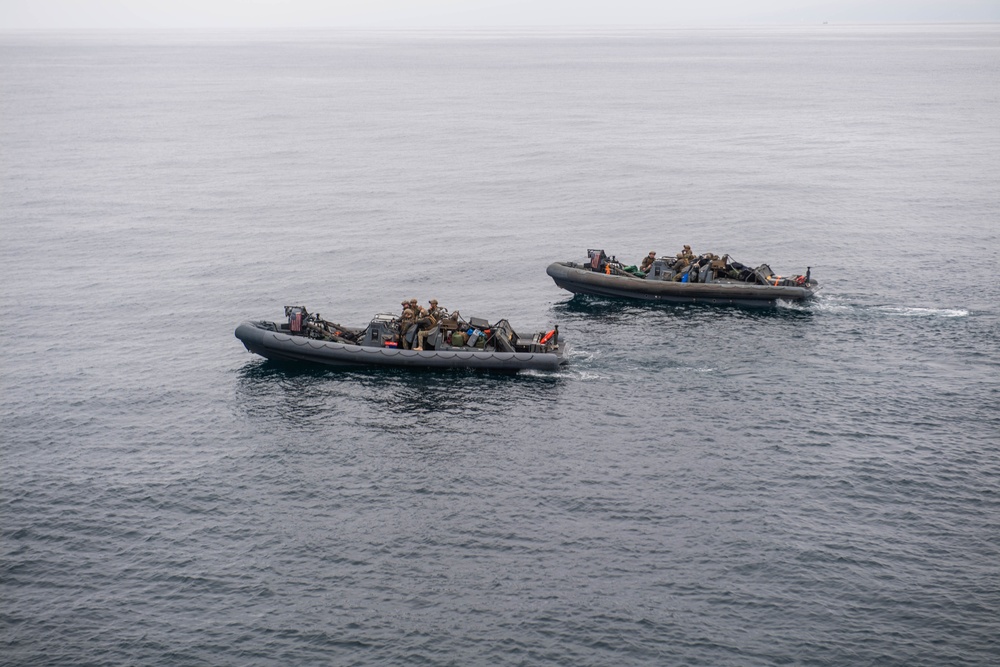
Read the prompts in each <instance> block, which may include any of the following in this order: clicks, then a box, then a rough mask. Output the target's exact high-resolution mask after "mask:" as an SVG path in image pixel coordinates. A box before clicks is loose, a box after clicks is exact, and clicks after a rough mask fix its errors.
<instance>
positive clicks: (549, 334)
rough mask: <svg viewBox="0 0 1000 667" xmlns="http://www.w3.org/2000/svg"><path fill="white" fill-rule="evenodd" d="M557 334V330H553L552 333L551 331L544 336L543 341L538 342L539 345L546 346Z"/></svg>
mask: <svg viewBox="0 0 1000 667" xmlns="http://www.w3.org/2000/svg"><path fill="white" fill-rule="evenodd" d="M555 333H556V330H555V329H553V330H552V331H549V332H548V333H546V334H545V335H544V336H542V338H541V340H539V341H538V344H539V345H545V344H546V343H548V342H549V339H550V338H552V336H554V335H555Z"/></svg>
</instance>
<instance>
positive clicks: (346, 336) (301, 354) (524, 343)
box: [236, 306, 566, 371]
mask: <svg viewBox="0 0 1000 667" xmlns="http://www.w3.org/2000/svg"><path fill="white" fill-rule="evenodd" d="M285 312H286V315H287V316H288V318H289V321H288V322H267V321H247V322H243V323H242V324H240V325H239V326H238V327H236V337H237V338H238V339H240V341H241V342H242V343H243V345H244V347H246V349H247V350H248V351H250V352H253V353H254V354H259V355H260V356H262V357H266V358H267V359H273V360H277V361H297V362H309V363H316V364H323V365H325V366H330V367H337V368H362V367H369V368H371V367H394V368H438V369H446V368H469V369H476V370H491V371H520V370H529V369H531V370H554V369H557V368H559V366H561V365H562V364H565V363H566V359H565V356H564V353H565V351H566V344H565V343H564V342H562V341H560V340H559V332H558V327H556V328H555V329H552V330H551V331H549V332H539V333H536V334H533V335H532V336H529V337H526V338H525V337H521V336H519V335H517V333H515V332H514V329H513V328H512V327H511V326H510V324H509V323H508V322H507V320H499V321H498V322H496V323H495V324H492V325H491V324H490V323H489V322H488V321H487V320H484V319H480V318H475V317H472V318H469V319H468V320H465V319H464V318H462V317H461V316H460V315H458V313H455V314H454V315H452V316H448V317H445V318H442V320H441V321H440V322H433V323H431V325H430V326H428V325H427V323H424V324H423V328H421V325H420V324H413V325H410V326H409V327H408V328H407V330H405V331H401V328H403V327H401V323H400V320H399V318H396V317H395V316H393V315H376V316H375V317H374V318H373V319H372V321H371V322H370V323H369V324H368V326H367V327H365V328H363V329H360V328H358V329H352V328H349V327H342V326H341V325H339V324H335V323H333V322H327V321H326V320H323V319H322V318H321V317H320V316H319V315H318V314H317V315H311V314H309V313H308V312H307V311H306V309H305V308H302V307H301V306H287V307H286V308H285ZM411 330H412V331H411ZM418 330H419V331H420V333H421V334H422V336H421V337H422V338H423V349H404V347H405V345H406V343H405V342H404V341H406V340H408V339H412V338H413V334H414V333H415V332H416V331H418ZM455 332H471V334H470V333H465V336H462V338H465V337H466V336H467V337H468V340H466V341H464V342H461V344H453V343H457V342H459V341H460V339H456V338H454V337H453V336H454V333H455Z"/></svg>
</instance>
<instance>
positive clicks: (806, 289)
mask: <svg viewBox="0 0 1000 667" xmlns="http://www.w3.org/2000/svg"><path fill="white" fill-rule="evenodd" d="M547 273H548V274H549V276H551V277H552V279H553V280H554V281H555V282H556V284H557V285H559V287H562V288H563V289H566V290H569V291H570V292H573V293H576V294H592V295H597V296H610V297H622V298H632V299H643V300H656V301H659V300H662V301H675V302H691V303H694V302H699V303H714V304H740V305H762V304H769V303H774V302H775V301H777V300H787V301H800V300H802V299H806V298H809V297H811V296H812V295H813V293H814V292H815V291H816V289H818V284H817V283H816V281H815V280H813V279H812V276H811V269H808V268H807V269H806V272H805V274H803V275H790V276H783V275H778V274H777V273H775V272H774V271H773V270H772V269H771V267H770V266H768V265H767V264H761V265H759V266H757V267H752V266H749V265H745V264H741V263H740V262H737V261H735V260H734V259H731V258H730V257H729V255H728V254H727V255H722V256H721V257H720V256H719V255H716V254H714V253H703V254H701V255H695V254H694V253H693V252H692V251H691V246H689V245H685V246H684V248H683V249H682V250H681V252H679V253H677V255H676V256H674V257H670V258H668V259H663V258H657V257H656V253H655V252H652V251H651V252H650V253H649V255H648V256H646V257H645V258H643V260H642V263H641V264H640V265H638V266H636V265H631V266H626V265H625V264H623V263H622V262H619V261H618V260H617V259H616V258H615V257H613V256H612V257H608V255H607V254H606V253H605V252H604V250H598V249H591V250H588V251H587V261H586V262H581V263H577V262H554V263H553V264H550V265H549V267H548V269H547Z"/></svg>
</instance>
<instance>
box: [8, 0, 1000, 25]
mask: <svg viewBox="0 0 1000 667" xmlns="http://www.w3.org/2000/svg"><path fill="white" fill-rule="evenodd" d="M824 21H829V22H831V23H935V22H997V21H1000V0H950V1H949V0H937V1H929V0H865V1H860V0H844V1H842V2H836V1H831V0H758V1H756V2H752V1H737V0H683V1H674V0H665V1H661V2H656V1H655V0H0V30H10V29H48V28H54V29H66V28H300V27H303V28H308V27H315V28H325V27H330V28H335V27H369V28H434V27H437V28H508V27H556V26H568V27H571V26H580V27H597V26H645V27H658V26H663V27H671V26H678V27H679V26H711V25H747V24H751V25H753V24H816V23H822V22H824Z"/></svg>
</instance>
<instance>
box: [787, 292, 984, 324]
mask: <svg viewBox="0 0 1000 667" xmlns="http://www.w3.org/2000/svg"><path fill="white" fill-rule="evenodd" d="M778 308H779V309H783V310H789V311H797V312H802V311H809V312H813V313H831V314H849V315H851V314H877V315H882V316H885V317H941V318H954V317H968V316H969V315H971V314H972V311H971V310H968V309H967V308H924V307H917V306H888V305H880V306H865V305H861V304H857V303H851V302H850V301H843V300H840V299H838V298H836V297H830V296H828V295H822V296H820V297H817V298H815V299H813V300H812V301H809V302H805V303H792V302H789V301H779V302H778Z"/></svg>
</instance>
